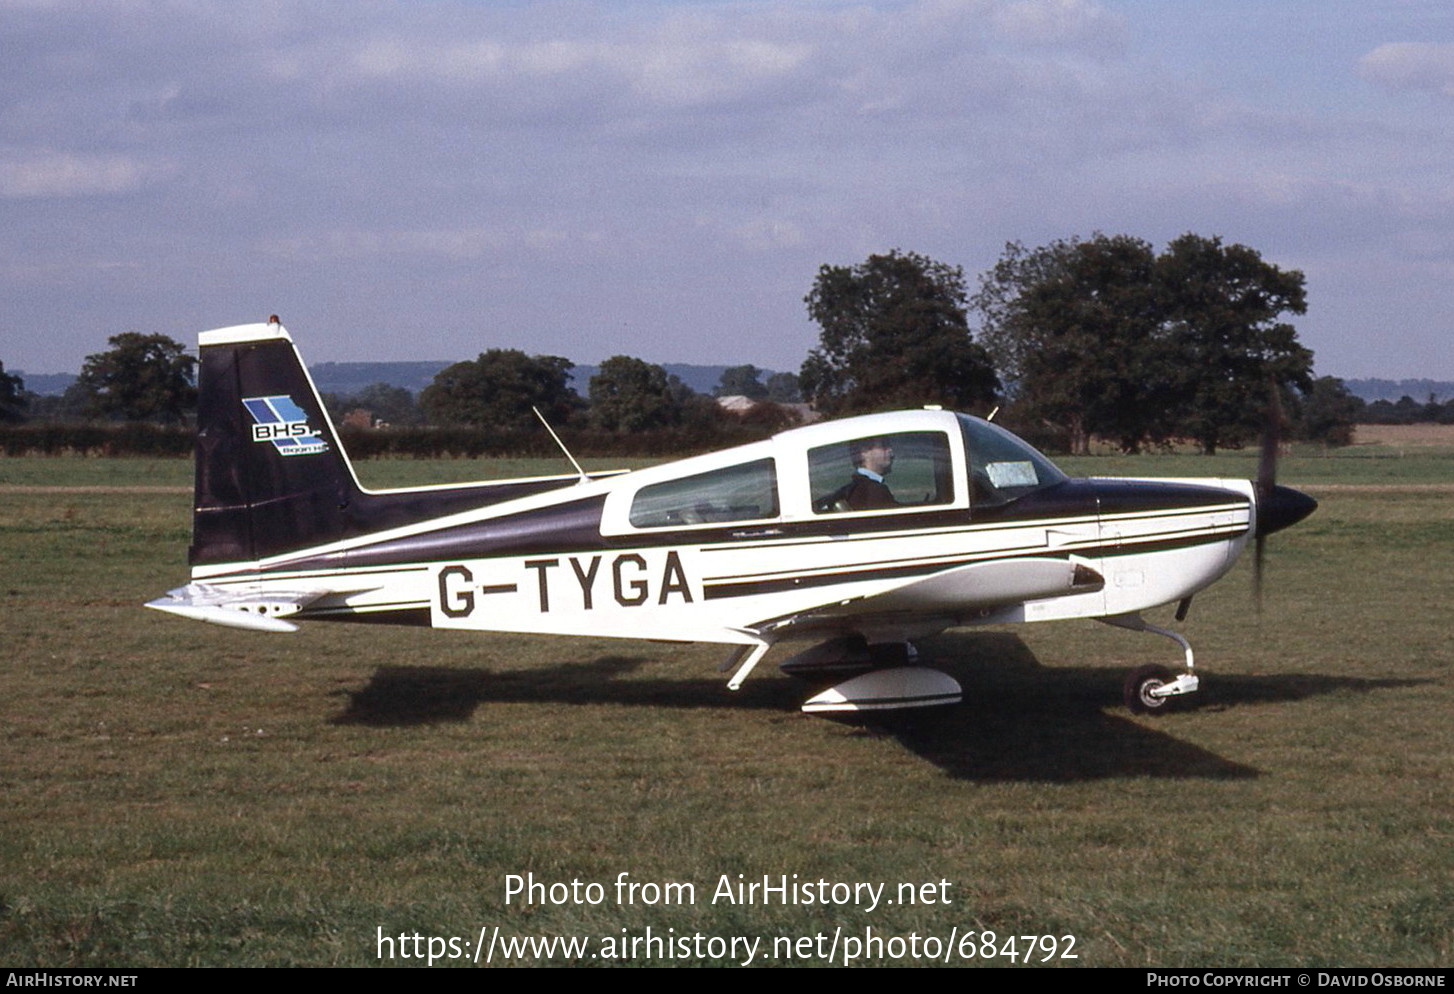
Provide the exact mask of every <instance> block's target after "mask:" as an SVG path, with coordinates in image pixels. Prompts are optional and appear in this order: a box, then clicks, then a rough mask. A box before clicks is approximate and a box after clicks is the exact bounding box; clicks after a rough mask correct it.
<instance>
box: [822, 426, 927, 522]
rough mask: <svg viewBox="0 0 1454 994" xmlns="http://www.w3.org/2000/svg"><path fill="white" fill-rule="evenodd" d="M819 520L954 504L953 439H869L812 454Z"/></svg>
mask: <svg viewBox="0 0 1454 994" xmlns="http://www.w3.org/2000/svg"><path fill="white" fill-rule="evenodd" d="M808 482H809V486H810V487H811V489H812V494H813V512H814V513H815V514H842V513H846V512H849V511H878V510H884V509H888V508H895V507H898V508H914V507H930V506H935V505H940V504H952V503H953V502H954V467H953V463H952V461H951V459H950V455H949V438H948V436H946V435H945V434H944V433H943V432H938V431H905V432H894V433H891V434H887V435H869V436H864V437H862V438H855V439H853V440H851V441H848V442H835V443H833V444H832V445H821V446H818V447H817V448H814V449H809V450H808Z"/></svg>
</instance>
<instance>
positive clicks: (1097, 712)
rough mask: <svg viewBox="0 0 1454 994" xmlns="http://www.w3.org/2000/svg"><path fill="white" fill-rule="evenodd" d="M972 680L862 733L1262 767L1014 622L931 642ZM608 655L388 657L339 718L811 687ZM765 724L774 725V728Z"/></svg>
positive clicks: (1290, 693)
mask: <svg viewBox="0 0 1454 994" xmlns="http://www.w3.org/2000/svg"><path fill="white" fill-rule="evenodd" d="M923 648H924V651H925V654H926V656H928V657H929V658H930V659H932V662H933V665H934V666H935V667H937V668H939V669H942V670H944V671H945V672H946V673H949V674H950V675H952V676H954V677H955V678H956V679H958V680H959V681H960V683H961V684H962V685H963V687H964V700H963V703H961V704H958V705H954V706H951V707H940V708H928V709H922V710H917V711H910V712H897V713H895V715H894V717H893V718H891V719H890V720H888V721H886V722H884V723H882V724H868V725H864V726H861V727H860V728H857V729H855V731H854V732H853V734H865V735H880V736H884V737H886V738H893V739H896V740H897V741H898V742H900V743H901V744H902V745H903V746H904V747H905V748H907V749H909V750H910V751H911V752H913V753H915V754H916V755H919V756H921V757H923V758H924V759H925V760H927V761H929V762H931V763H933V764H934V765H935V766H938V767H939V768H940V769H941V770H943V771H944V772H945V773H946V774H948V775H950V776H952V777H955V778H957V779H965V780H975V781H986V782H990V781H1043V782H1074V781H1082V780H1096V779H1102V778H1110V777H1138V776H1141V777H1168V778H1180V779H1186V778H1193V779H1195V778H1200V779H1214V780H1221V779H1239V778H1248V777H1255V776H1258V775H1260V774H1259V771H1258V770H1256V769H1254V768H1252V767H1249V766H1246V765H1243V764H1240V763H1236V762H1233V761H1231V760H1228V759H1225V758H1223V757H1221V756H1217V755H1215V754H1213V753H1211V752H1208V751H1207V750H1205V749H1202V748H1200V747H1198V746H1195V745H1191V744H1188V743H1186V742H1182V741H1179V740H1178V739H1176V738H1175V737H1174V732H1175V728H1176V715H1175V713H1173V714H1172V715H1169V716H1158V717H1156V718H1152V719H1149V720H1137V719H1133V718H1132V717H1131V716H1130V715H1128V714H1126V713H1125V712H1124V710H1123V707H1122V705H1121V693H1120V681H1121V678H1122V677H1123V676H1124V672H1125V671H1124V668H1123V667H1067V668H1055V669H1052V668H1048V667H1046V666H1044V665H1043V664H1041V663H1040V661H1039V660H1038V659H1037V658H1036V657H1035V655H1034V653H1032V652H1031V651H1030V649H1029V648H1028V647H1027V646H1026V645H1025V644H1024V642H1022V641H1021V640H1020V638H1019V637H1018V636H1016V635H1014V634H1011V633H1001V632H988V633H985V632H980V633H951V634H948V635H944V636H940V637H939V638H936V639H933V640H930V641H928V642H926V643H925V644H924V647H923ZM648 661H649V660H647V659H646V658H642V657H632V656H603V657H600V658H598V659H594V660H590V661H585V662H563V663H560V664H559V665H556V666H550V667H533V668H531V669H526V670H506V671H500V672H495V671H489V670H482V669H452V668H445V667H428V666H385V667H380V668H379V669H378V670H376V671H375V673H374V675H373V678H372V679H371V680H370V681H369V683H368V684H367V685H366V686H364V687H363V688H362V689H360V690H357V691H346V692H344V693H347V694H348V697H349V701H348V706H347V707H346V708H345V710H344V711H343V712H342V713H340V714H338V715H337V716H335V717H334V718H333V719H332V720H333V722H334V723H335V724H358V725H370V726H410V725H426V724H434V723H438V722H457V721H466V720H469V719H470V718H471V717H472V716H473V714H474V712H475V711H476V710H477V709H478V708H479V707H480V706H481V705H487V704H498V703H564V704H581V705H592V704H613V705H628V706H641V707H657V708H683V709H696V708H712V709H716V708H732V709H734V710H764V711H774V712H791V711H792V710H794V709H795V708H796V707H797V705H798V704H799V703H801V701H802V700H803V699H805V698H806V697H807V696H809V693H810V692H811V691H810V689H809V687H808V685H807V684H804V683H803V682H801V681H798V680H792V679H787V678H783V679H779V680H772V679H768V680H757V681H754V682H751V683H748V684H746V685H745V686H744V687H743V688H742V689H741V690H739V691H737V692H735V693H730V692H724V691H723V689H722V686H721V684H720V683H718V682H717V681H716V680H713V679H711V678H710V677H703V678H700V679H685V680H667V679H650V680H642V679H619V678H621V677H624V676H627V675H629V674H630V673H632V672H633V671H635V670H637V669H638V668H639V667H640V666H641V665H642V664H644V663H646V662H648ZM1418 682H1420V681H1417V680H1394V679H1362V678H1355V677H1334V676H1317V675H1309V674H1306V673H1302V674H1287V675H1269V676H1246V675H1236V674H1230V675H1215V674H1214V675H1211V676H1210V677H1209V679H1208V680H1207V683H1206V686H1205V690H1204V692H1203V693H1202V694H1200V695H1198V697H1199V698H1200V699H1199V700H1197V702H1196V704H1195V707H1196V709H1197V710H1226V709H1232V708H1237V707H1244V706H1254V705H1261V704H1269V703H1278V702H1295V701H1299V700H1303V699H1306V698H1311V697H1316V696H1319V695H1322V694H1329V693H1335V692H1338V691H1345V690H1354V691H1369V690H1377V689H1383V688H1390V687H1399V686H1408V685H1411V684H1415V683H1418ZM763 734H765V735H769V734H772V733H771V731H770V730H764V732H763Z"/></svg>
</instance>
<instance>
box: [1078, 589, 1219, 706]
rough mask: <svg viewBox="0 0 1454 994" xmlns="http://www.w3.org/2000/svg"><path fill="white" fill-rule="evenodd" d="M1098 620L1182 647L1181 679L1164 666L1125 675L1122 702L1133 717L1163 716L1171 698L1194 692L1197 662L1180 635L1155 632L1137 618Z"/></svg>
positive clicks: (1147, 623)
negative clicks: (1143, 715) (1139, 715)
mask: <svg viewBox="0 0 1454 994" xmlns="http://www.w3.org/2000/svg"><path fill="white" fill-rule="evenodd" d="M1100 620H1101V621H1103V622H1105V623H1106V624H1108V625H1115V626H1116V627H1117V628H1129V629H1130V630H1131V631H1133V632H1149V633H1151V634H1152V635H1162V636H1165V637H1166V638H1169V639H1171V640H1172V641H1173V642H1175V643H1176V644H1177V645H1179V646H1181V648H1182V650H1183V651H1184V652H1185V654H1186V672H1185V673H1183V674H1181V675H1180V676H1175V677H1174V676H1172V675H1171V671H1170V670H1168V669H1167V668H1166V667H1165V666H1155V665H1152V666H1138V667H1136V668H1135V669H1134V670H1132V671H1131V672H1130V673H1127V674H1126V681H1125V683H1123V684H1121V698H1122V700H1124V701H1125V702H1126V708H1127V710H1129V711H1130V712H1131V713H1132V714H1164V713H1165V712H1166V711H1167V710H1168V709H1169V708H1170V706H1171V700H1172V698H1174V697H1180V696H1181V695H1183V694H1190V693H1192V692H1194V691H1195V690H1196V689H1197V686H1198V683H1199V681H1198V680H1197V676H1196V671H1195V667H1196V659H1195V657H1194V656H1193V655H1192V651H1191V644H1190V643H1188V642H1187V640H1186V639H1185V638H1183V637H1182V636H1181V635H1178V634H1177V633H1176V632H1173V631H1170V630H1168V629H1165V628H1158V627H1157V626H1155V625H1153V624H1150V623H1149V622H1147V621H1146V620H1145V619H1144V618H1142V617H1141V616H1140V615H1139V614H1122V615H1117V616H1115V617H1112V618H1101V619H1100Z"/></svg>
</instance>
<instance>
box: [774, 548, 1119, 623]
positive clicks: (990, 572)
mask: <svg viewBox="0 0 1454 994" xmlns="http://www.w3.org/2000/svg"><path fill="white" fill-rule="evenodd" d="M1103 586H1105V578H1104V577H1102V576H1101V574H1100V573H1098V572H1097V571H1096V570H1094V569H1092V568H1091V567H1090V566H1088V565H1086V564H1085V563H1084V562H1077V561H1076V560H1074V559H1060V558H1050V557H1046V558H1031V557H1023V558H1015V559H995V560H990V561H988V562H980V563H970V564H968V565H966V566H956V567H952V568H950V569H946V570H942V571H940V572H938V573H933V574H930V575H929V576H924V577H918V578H915V579H911V580H907V581H905V582H903V583H901V584H899V585H897V586H894V587H891V588H889V589H887V590H883V591H879V592H878V593H874V594H867V595H864V596H861V597H852V598H849V599H847V600H842V601H834V602H832V603H829V604H822V605H819V606H817V607H814V608H811V609H809V610H807V611H799V612H796V613H794V614H791V615H785V616H783V617H779V618H772V619H769V620H767V621H764V622H761V623H760V624H758V625H754V626H752V628H753V629H755V630H757V631H759V632H763V633H764V634H766V633H769V632H771V633H775V634H780V633H783V631H784V629H789V628H844V627H851V623H852V622H854V621H862V620H864V619H865V618H867V617H892V616H908V615H913V616H917V617H925V618H928V617H940V618H945V619H948V620H949V622H951V623H952V621H953V620H955V619H959V618H963V617H967V616H970V615H983V614H985V613H987V612H990V611H993V610H995V609H998V608H1004V607H1009V606H1011V605H1015V604H1023V603H1024V602H1026V601H1032V600H1041V599H1044V598H1049V597H1063V596H1066V595H1068V594H1082V593H1090V592H1093V591H1096V590H1099V589H1101V588H1102V587H1103Z"/></svg>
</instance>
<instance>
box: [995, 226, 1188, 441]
mask: <svg viewBox="0 0 1454 994" xmlns="http://www.w3.org/2000/svg"><path fill="white" fill-rule="evenodd" d="M1155 266H1156V258H1155V254H1154V253H1153V251H1152V248H1151V246H1150V245H1149V244H1147V243H1146V242H1144V241H1141V240H1140V239H1137V238H1130V237H1127V236H1114V237H1107V236H1105V235H1099V234H1098V235H1096V236H1095V237H1093V238H1091V239H1090V240H1089V241H1086V242H1082V241H1078V240H1076V239H1071V240H1069V241H1058V242H1053V243H1051V244H1050V245H1047V246H1044V247H1042V248H1038V249H1034V250H1030V249H1026V248H1025V247H1024V246H1023V245H1020V244H1019V243H1012V244H1010V245H1008V246H1006V247H1005V253H1004V255H1003V256H1002V257H1001V258H1000V261H999V262H998V263H997V264H996V265H995V267H994V269H992V270H990V271H989V272H988V273H986V274H985V275H984V276H982V277H981V278H980V291H979V293H978V294H976V295H975V298H974V306H975V308H976V310H977V311H978V312H979V313H980V314H981V315H982V317H983V320H984V324H983V326H982V329H981V333H980V337H981V340H982V341H983V342H984V343H985V346H986V348H987V349H989V351H990V353H991V354H992V355H993V356H994V357H995V361H996V366H997V367H998V369H999V371H1000V373H1001V375H1003V376H1005V377H1006V379H1007V380H1008V381H1009V382H1011V383H1013V384H1014V396H1015V404H1016V408H1017V413H1018V415H1019V416H1020V417H1021V419H1024V420H1030V419H1033V420H1047V421H1050V422H1052V423H1054V424H1058V425H1060V426H1062V427H1063V428H1064V429H1065V430H1066V431H1067V433H1068V434H1069V436H1070V448H1071V451H1072V452H1073V453H1084V452H1087V451H1089V448H1090V437H1091V436H1092V435H1102V436H1106V437H1111V438H1115V439H1117V441H1118V442H1119V444H1120V445H1121V447H1122V448H1123V449H1126V450H1128V451H1135V450H1136V449H1138V448H1139V447H1140V446H1141V445H1142V444H1143V443H1144V442H1145V441H1148V440H1159V438H1160V437H1161V434H1162V432H1163V431H1165V430H1166V429H1168V428H1169V427H1170V425H1169V423H1168V421H1167V419H1166V417H1165V415H1164V414H1163V415H1162V416H1161V418H1160V419H1159V420H1158V419H1157V416H1156V412H1157V411H1158V410H1163V411H1164V408H1165V406H1166V403H1167V401H1166V399H1165V395H1166V393H1167V391H1168V389H1169V387H1170V383H1169V380H1170V373H1169V371H1168V368H1167V360H1168V358H1169V356H1168V354H1167V352H1166V350H1165V348H1163V347H1162V346H1161V344H1160V342H1159V341H1158V330H1159V319H1158V314H1157V306H1156V299H1155Z"/></svg>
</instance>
